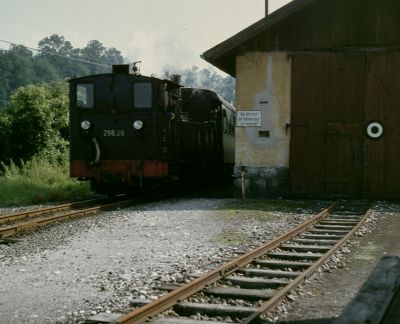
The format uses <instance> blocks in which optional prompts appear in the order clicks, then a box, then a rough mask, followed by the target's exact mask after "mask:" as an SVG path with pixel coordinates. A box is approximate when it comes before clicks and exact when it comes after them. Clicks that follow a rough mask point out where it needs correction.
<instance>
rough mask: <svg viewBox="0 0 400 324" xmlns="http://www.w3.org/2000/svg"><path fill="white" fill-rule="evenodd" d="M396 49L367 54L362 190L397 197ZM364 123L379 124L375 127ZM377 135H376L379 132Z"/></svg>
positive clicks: (399, 60)
mask: <svg viewBox="0 0 400 324" xmlns="http://www.w3.org/2000/svg"><path fill="white" fill-rule="evenodd" d="M399 73H400V52H398V51H393V52H372V53H369V54H368V55H367V70H366V82H365V86H366V90H365V100H364V102H365V108H364V120H363V124H364V130H363V131H364V135H365V139H364V167H365V169H364V170H365V171H364V175H365V176H364V193H365V196H366V197H371V198H385V199H399V198H400V77H399ZM368 125H375V126H377V127H379V125H381V129H382V131H383V132H382V134H380V132H379V129H378V128H375V133H374V128H373V126H372V128H370V132H371V134H370V135H373V137H372V138H371V136H369V135H368V133H367V130H368V129H367V128H368ZM379 135H380V136H379Z"/></svg>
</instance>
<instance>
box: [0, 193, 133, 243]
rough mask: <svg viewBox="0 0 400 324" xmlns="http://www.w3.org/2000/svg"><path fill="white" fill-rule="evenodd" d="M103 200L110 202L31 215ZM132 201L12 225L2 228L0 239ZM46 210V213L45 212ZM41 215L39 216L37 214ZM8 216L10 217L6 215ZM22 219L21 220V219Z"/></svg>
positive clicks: (59, 207) (0, 229)
mask: <svg viewBox="0 0 400 324" xmlns="http://www.w3.org/2000/svg"><path fill="white" fill-rule="evenodd" d="M102 200H109V199H107V198H104V199H101V200H90V201H84V202H79V203H73V204H65V205H60V206H55V207H54V208H53V209H52V207H49V208H44V209H40V210H39V209H38V210H34V211H31V213H32V214H33V215H34V216H36V215H43V214H46V213H49V212H50V211H52V212H54V211H59V210H63V209H67V208H71V205H74V207H77V205H82V204H87V203H88V202H91V203H93V202H96V201H97V202H98V201H102ZM131 200H132V199H126V200H122V201H118V202H112V203H108V204H102V205H98V206H95V207H90V208H86V209H81V210H77V211H70V212H66V213H62V214H57V215H50V216H49V217H43V218H38V219H36V218H35V219H33V220H31V221H28V222H24V223H18V224H16V225H12V226H6V227H3V228H0V238H7V237H10V236H13V235H15V234H18V233H21V232H25V231H27V230H31V229H33V228H37V227H40V226H44V225H47V224H50V223H53V222H57V221H60V220H63V219H66V218H69V217H78V216H84V215H89V214H95V213H97V212H98V211H100V210H105V209H108V208H111V207H114V206H118V205H121V204H125V203H126V202H128V201H131ZM43 210H44V212H43ZM39 211H42V213H39ZM26 213H29V212H24V213H22V214H26ZM36 213H39V214H36ZM5 216H8V215H5ZM11 216H16V217H17V218H18V214H13V215H11ZM21 217H22V218H23V217H28V216H21ZM21 217H20V218H21Z"/></svg>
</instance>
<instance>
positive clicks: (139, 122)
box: [133, 120, 143, 130]
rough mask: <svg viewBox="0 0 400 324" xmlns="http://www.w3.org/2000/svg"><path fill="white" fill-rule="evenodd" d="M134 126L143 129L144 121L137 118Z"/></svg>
mask: <svg viewBox="0 0 400 324" xmlns="http://www.w3.org/2000/svg"><path fill="white" fill-rule="evenodd" d="M133 127H134V128H135V129H137V130H139V129H142V127H143V122H142V121H141V120H135V122H134V123H133Z"/></svg>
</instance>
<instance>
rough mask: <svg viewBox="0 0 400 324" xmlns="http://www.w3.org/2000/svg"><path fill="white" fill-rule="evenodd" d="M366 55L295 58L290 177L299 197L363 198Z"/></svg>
mask: <svg viewBox="0 0 400 324" xmlns="http://www.w3.org/2000/svg"><path fill="white" fill-rule="evenodd" d="M364 71H365V55H364V54H358V53H357V54H339V53H315V54H302V55H295V56H294V57H293V59H292V99H291V102H292V112H291V124H290V131H291V144H290V178H291V190H292V193H293V194H294V195H301V196H337V195H340V196H353V197H354V196H361V195H362V194H363V159H362V157H363V132H362V127H363V104H364V75H365V73H364Z"/></svg>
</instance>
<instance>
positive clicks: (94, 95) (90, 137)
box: [69, 66, 181, 192]
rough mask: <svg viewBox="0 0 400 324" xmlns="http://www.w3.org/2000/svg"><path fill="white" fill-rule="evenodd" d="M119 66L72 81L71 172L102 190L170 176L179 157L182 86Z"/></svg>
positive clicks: (141, 183) (106, 190)
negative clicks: (177, 135) (173, 101)
mask: <svg viewBox="0 0 400 324" xmlns="http://www.w3.org/2000/svg"><path fill="white" fill-rule="evenodd" d="M121 67H123V66H119V68H116V69H115V70H114V72H113V73H108V74H99V75H91V76H85V77H81V78H76V79H71V80H70V81H69V84H70V143H71V145H70V159H71V161H70V162H71V163H70V174H71V176H72V177H78V178H80V179H82V180H91V182H92V186H93V188H94V189H95V190H96V191H99V192H102V191H104V192H110V188H112V187H113V186H115V188H118V190H122V191H125V190H123V189H121V188H123V187H124V185H126V186H132V185H137V186H140V185H143V181H144V179H146V181H151V179H160V178H168V177H169V176H170V172H169V170H168V166H169V164H171V163H174V162H175V161H176V160H177V159H178V157H179V152H177V150H176V143H175V140H176V138H175V137H174V136H173V133H174V132H173V129H174V127H175V125H174V124H175V120H177V119H179V116H180V105H181V103H180V100H179V97H180V86H179V85H178V84H176V83H174V82H171V81H169V80H161V79H157V78H153V77H147V76H142V75H138V74H131V73H128V70H127V69H124V68H121ZM173 97H174V98H176V99H177V101H176V104H175V106H174V107H172V108H171V107H170V105H169V103H170V101H171V99H172V98H173ZM168 109H170V110H171V109H173V118H171V116H172V115H171V114H169V115H168V114H167V113H168ZM160 139H161V140H160ZM118 190H116V191H118Z"/></svg>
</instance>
